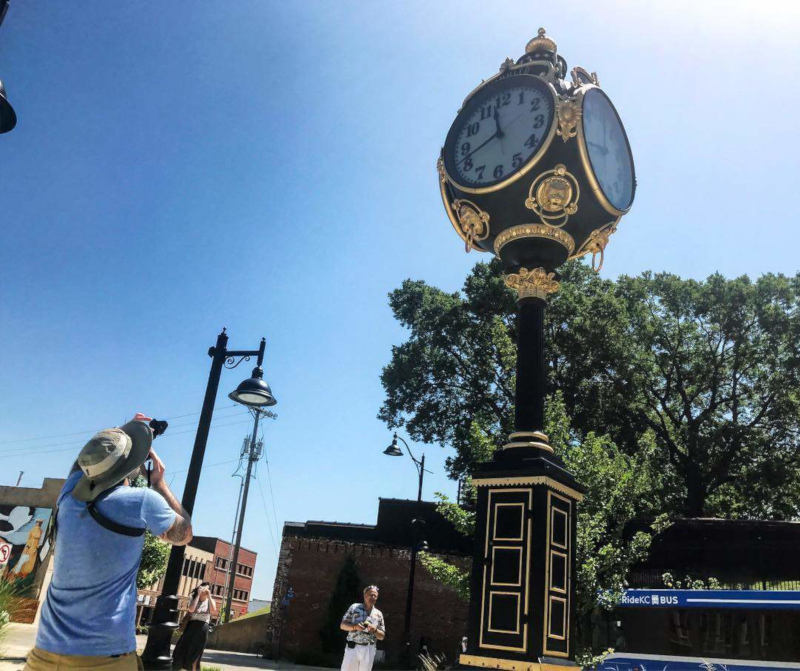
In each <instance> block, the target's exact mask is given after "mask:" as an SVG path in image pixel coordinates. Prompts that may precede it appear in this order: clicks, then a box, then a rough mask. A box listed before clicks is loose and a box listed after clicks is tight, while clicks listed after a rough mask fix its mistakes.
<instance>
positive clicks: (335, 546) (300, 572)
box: [271, 536, 470, 661]
mask: <svg viewBox="0 0 800 671" xmlns="http://www.w3.org/2000/svg"><path fill="white" fill-rule="evenodd" d="M348 553H349V554H353V555H354V557H355V560H356V566H357V568H358V573H359V576H360V577H361V580H362V582H363V583H364V585H367V584H376V585H378V586H379V587H380V598H379V599H378V603H377V607H378V608H379V609H380V610H381V611H382V612H383V614H384V618H385V620H386V628H387V635H386V640H385V641H384V642H383V643H382V644H381V643H379V646H378V647H379V648H383V649H384V650H386V656H387V659H394V658H396V657H397V656H398V655H399V654H400V652H401V651H402V647H403V620H404V617H405V610H406V597H407V593H408V577H409V562H410V550H409V549H408V548H398V547H389V546H383V545H378V544H374V543H349V542H344V541H332V540H329V539H313V538H293V537H291V536H284V539H283V543H282V545H281V553H280V557H279V563H278V571H277V575H276V579H275V591H274V593H273V600H272V603H273V613H272V616H273V617H272V623H271V638H272V651H271V653H272V656H273V657H285V658H288V659H292V658H294V657H296V656H297V654H298V653H300V652H302V653H305V654H308V653H309V652H314V651H319V650H320V649H321V646H320V639H319V630H320V629H321V627H322V626H323V624H324V623H325V614H326V609H327V605H328V601H329V599H330V595H331V593H332V592H333V589H334V587H335V585H336V579H337V578H338V576H339V572H340V570H341V568H342V564H343V563H344V559H345V556H346V554H348ZM443 558H444V559H447V560H448V561H452V562H453V563H456V564H459V565H460V566H462V567H464V568H468V567H469V563H470V561H469V559H468V558H466V557H463V556H450V557H447V556H443ZM414 585H415V586H414V601H413V608H412V615H411V641H412V653H414V654H416V652H418V650H419V643H420V637H425V639H426V641H427V643H428V649H429V650H430V651H431V652H435V653H444V654H445V655H447V658H448V659H449V660H450V661H452V660H453V659H454V656H455V653H456V651H457V649H458V646H459V643H460V642H461V637H462V636H464V635H465V633H466V621H467V604H466V603H465V602H463V601H461V600H460V599H459V598H458V596H457V595H456V593H455V591H454V590H452V589H451V588H449V587H446V586H445V585H443V584H442V583H440V582H437V581H435V580H434V579H433V578H432V577H431V576H430V574H429V573H428V572H427V571H426V570H425V569H424V568H423V567H422V565H421V564H417V570H416V579H415V583H414ZM289 587H291V589H292V591H293V592H294V598H293V599H291V600H290V602H289V605H288V606H284V605H283V604H284V599H285V597H286V593H287V591H288V589H289ZM360 599H361V594H354V595H353V602H356V601H360ZM342 615H344V613H342ZM345 636H346V634H345V633H344V632H342V648H344V639H345Z"/></svg>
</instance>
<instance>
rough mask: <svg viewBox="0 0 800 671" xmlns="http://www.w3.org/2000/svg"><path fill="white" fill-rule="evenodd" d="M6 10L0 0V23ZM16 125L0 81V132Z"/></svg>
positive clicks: (6, 6) (14, 116) (5, 1)
mask: <svg viewBox="0 0 800 671" xmlns="http://www.w3.org/2000/svg"><path fill="white" fill-rule="evenodd" d="M7 11H8V0H0V25H2V23H3V19H4V18H5V17H6V12H7ZM16 125H17V114H16V112H14V108H13V107H11V103H10V102H8V96H7V95H6V89H5V86H3V82H1V81H0V133H8V131H10V130H13V129H14V126H16Z"/></svg>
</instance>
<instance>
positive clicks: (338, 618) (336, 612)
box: [319, 554, 361, 652]
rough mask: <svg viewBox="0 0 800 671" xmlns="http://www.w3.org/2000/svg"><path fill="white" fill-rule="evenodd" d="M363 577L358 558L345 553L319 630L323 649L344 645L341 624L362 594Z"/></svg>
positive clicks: (331, 650)
mask: <svg viewBox="0 0 800 671" xmlns="http://www.w3.org/2000/svg"><path fill="white" fill-rule="evenodd" d="M360 587H361V577H360V576H359V575H358V567H357V566H356V559H355V557H354V556H353V555H351V554H348V555H345V558H344V564H342V568H341V570H340V571H339V576H338V577H337V578H336V587H334V589H333V594H331V598H330V600H329V601H328V608H327V610H326V613H325V625H324V626H323V627H322V629H320V630H319V637H320V640H321V641H322V649H323V651H325V652H337V651H339V650H340V649H341V647H342V631H341V630H340V629H339V625H340V624H341V622H342V617H343V616H344V614H345V613H346V612H347V609H348V608H349V607H350V606H351V605H352V604H353V603H354V601H355V600H357V599H358V597H359V596H360Z"/></svg>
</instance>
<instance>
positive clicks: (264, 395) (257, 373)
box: [228, 366, 278, 408]
mask: <svg viewBox="0 0 800 671" xmlns="http://www.w3.org/2000/svg"><path fill="white" fill-rule="evenodd" d="M228 398H229V399H231V400H232V401H235V402H236V403H241V404H242V405H246V406H248V407H250V408H267V407H270V406H273V405H275V404H276V403H277V402H278V401H276V400H275V397H274V396H273V395H272V389H270V386H269V385H268V384H267V383H266V382H264V369H263V368H261V366H256V367H255V368H253V375H252V376H251V377H249V378H248V379H247V380H245V381H244V382H242V383H241V384H240V385H239V386H238V387H236V389H235V390H234V391H232V392H231V393H230V394H228Z"/></svg>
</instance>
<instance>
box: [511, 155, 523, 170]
mask: <svg viewBox="0 0 800 671" xmlns="http://www.w3.org/2000/svg"><path fill="white" fill-rule="evenodd" d="M511 165H512V166H513V167H514V168H515V169H516V168H519V167H520V166H521V165H522V154H514V158H513V159H512V161H511Z"/></svg>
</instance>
